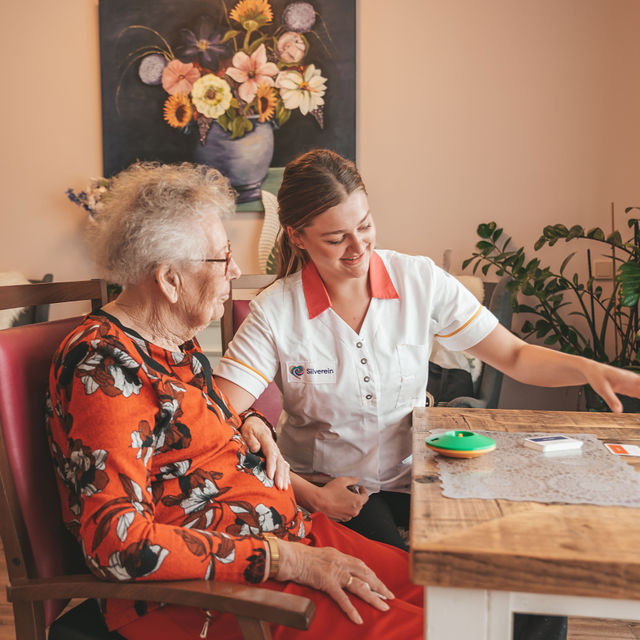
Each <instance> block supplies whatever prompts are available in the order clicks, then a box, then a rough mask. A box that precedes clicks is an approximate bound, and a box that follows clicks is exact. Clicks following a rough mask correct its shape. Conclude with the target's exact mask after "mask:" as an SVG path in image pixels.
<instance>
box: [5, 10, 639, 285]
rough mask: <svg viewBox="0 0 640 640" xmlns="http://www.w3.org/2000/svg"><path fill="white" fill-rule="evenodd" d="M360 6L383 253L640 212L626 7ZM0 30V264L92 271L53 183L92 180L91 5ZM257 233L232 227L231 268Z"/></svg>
mask: <svg viewBox="0 0 640 640" xmlns="http://www.w3.org/2000/svg"><path fill="white" fill-rule="evenodd" d="M391 6H393V7H394V9H393V10H391V9H390V7H391ZM358 11H359V24H358V69H359V74H358V114H357V115H358V161H359V165H360V168H361V170H362V173H363V175H364V177H365V180H366V183H367V186H368V189H369V193H370V201H371V205H372V209H373V211H374V213H375V216H376V221H377V225H378V242H379V244H380V246H383V247H388V248H395V249H399V250H402V251H406V252H409V253H426V254H429V255H431V256H432V257H434V258H435V259H436V260H437V261H438V262H439V261H440V259H441V256H442V252H443V250H444V249H446V248H451V249H453V267H454V269H456V268H458V267H459V265H460V262H461V261H462V259H463V258H464V257H466V256H467V255H469V253H470V252H471V250H472V247H473V244H474V242H475V241H476V238H475V228H476V226H477V224H478V223H479V222H481V221H487V220H491V219H495V220H497V221H498V222H499V223H500V224H501V225H503V226H505V227H506V230H507V231H508V232H509V233H510V234H512V235H513V236H514V237H515V238H516V240H517V241H518V242H520V243H531V242H532V239H534V238H535V237H537V236H538V234H539V232H540V230H541V229H542V226H543V225H544V224H547V223H553V222H558V221H563V222H565V223H576V222H579V223H581V224H584V225H587V226H588V225H595V224H598V225H608V220H609V203H610V202H611V201H615V202H616V203H617V205H618V210H619V211H620V218H621V217H622V213H621V212H622V209H623V207H624V206H626V205H628V204H639V203H640V182H639V181H638V176H639V175H640V153H638V149H640V127H639V126H638V119H639V117H640V83H639V82H638V74H639V71H640V55H639V53H638V46H637V34H638V33H640V2H638V0H517V1H514V0H483V1H482V2H478V1H476V0H447V1H446V2H443V1H441V0H437V1H436V0H402V2H398V3H390V2H388V0H359V3H358ZM0 24H2V38H0V59H3V60H5V68H6V69H7V70H8V74H7V75H6V77H5V81H4V84H3V92H2V93H3V98H4V99H3V100H2V101H1V106H0V115H1V118H0V123H1V125H0V126H1V127H2V142H3V148H2V154H1V158H2V164H1V169H2V170H1V171H0V176H1V177H0V180H1V181H2V182H1V187H2V194H3V204H2V226H1V229H2V238H3V244H2V252H1V253H0V270H12V269H17V270H21V271H23V272H24V273H25V274H26V275H28V276H31V277H33V276H37V275H39V274H42V273H44V272H45V271H52V272H53V273H54V274H55V277H56V279H57V280H65V279H73V278H78V277H85V276H88V275H92V274H93V271H92V268H91V266H90V264H89V261H88V259H87V256H86V254H85V251H84V249H83V247H82V243H81V240H80V233H79V228H80V226H81V223H82V222H83V220H84V213H83V212H82V211H81V210H80V209H79V208H77V207H75V206H74V205H72V204H71V203H69V202H68V201H67V200H66V197H65V195H64V190H65V189H66V188H67V187H69V186H73V187H76V188H77V187H82V186H83V185H84V184H85V183H86V180H87V178H88V177H89V176H96V175H99V174H100V173H101V170H102V167H101V124H100V87H99V52H98V35H97V34H98V18H97V1H96V0H56V2H50V1H49V0H34V1H33V2H31V3H26V4H25V3H18V2H2V3H1V4H0ZM7 63H8V64H7ZM259 224H260V223H259V220H257V219H256V218H255V216H253V217H251V216H248V217H246V218H245V219H244V220H238V221H236V222H234V223H232V224H231V225H230V232H231V235H232V239H233V241H234V247H236V253H238V254H239V255H240V257H241V263H242V264H241V266H242V267H244V268H245V270H253V269H254V268H255V264H256V263H255V259H254V248H255V247H256V246H257V234H258V230H259Z"/></svg>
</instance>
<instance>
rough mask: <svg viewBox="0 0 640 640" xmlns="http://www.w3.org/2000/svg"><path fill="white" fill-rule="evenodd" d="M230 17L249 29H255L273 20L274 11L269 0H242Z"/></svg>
mask: <svg viewBox="0 0 640 640" xmlns="http://www.w3.org/2000/svg"><path fill="white" fill-rule="evenodd" d="M229 17H230V18H231V20H235V21H236V22H239V23H240V24H241V25H242V27H243V28H244V29H246V30H247V31H255V30H256V29H258V28H259V27H261V26H263V25H265V24H269V23H270V22H271V21H272V20H273V11H272V10H271V5H270V4H269V2H268V0H240V2H238V4H237V5H236V6H235V7H234V8H233V9H232V10H231V12H230V13H229Z"/></svg>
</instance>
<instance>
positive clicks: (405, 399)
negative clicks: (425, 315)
mask: <svg viewBox="0 0 640 640" xmlns="http://www.w3.org/2000/svg"><path fill="white" fill-rule="evenodd" d="M396 354H397V358H398V369H399V372H400V386H399V389H398V395H397V398H396V407H403V406H409V407H411V408H412V407H415V406H424V403H425V392H426V387H427V371H428V366H429V350H428V348H427V345H425V344H399V345H398V346H397V347H396Z"/></svg>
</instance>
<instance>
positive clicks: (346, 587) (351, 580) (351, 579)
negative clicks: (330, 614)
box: [344, 575, 353, 589]
mask: <svg viewBox="0 0 640 640" xmlns="http://www.w3.org/2000/svg"><path fill="white" fill-rule="evenodd" d="M352 582H353V575H350V576H349V579H348V580H347V584H345V585H344V588H345V589H348V588H349V587H350V586H351V583H352Z"/></svg>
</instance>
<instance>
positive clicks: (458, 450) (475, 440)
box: [425, 431, 496, 457]
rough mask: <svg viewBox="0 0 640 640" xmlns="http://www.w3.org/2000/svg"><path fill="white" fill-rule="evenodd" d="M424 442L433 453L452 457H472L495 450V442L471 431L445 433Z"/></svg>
mask: <svg viewBox="0 0 640 640" xmlns="http://www.w3.org/2000/svg"><path fill="white" fill-rule="evenodd" d="M425 442H426V444H427V446H428V447H429V448H431V449H433V450H434V451H437V452H438V453H442V454H443V455H450V456H454V457H473V456H474V455H480V454H481V453H489V451H493V450H494V449H495V448H496V441H495V440H493V439H491V438H489V437H487V436H483V435H481V434H479V433H474V432H473V431H447V432H445V433H439V434H437V435H435V436H431V437H430V438H427V439H426V440H425Z"/></svg>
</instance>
